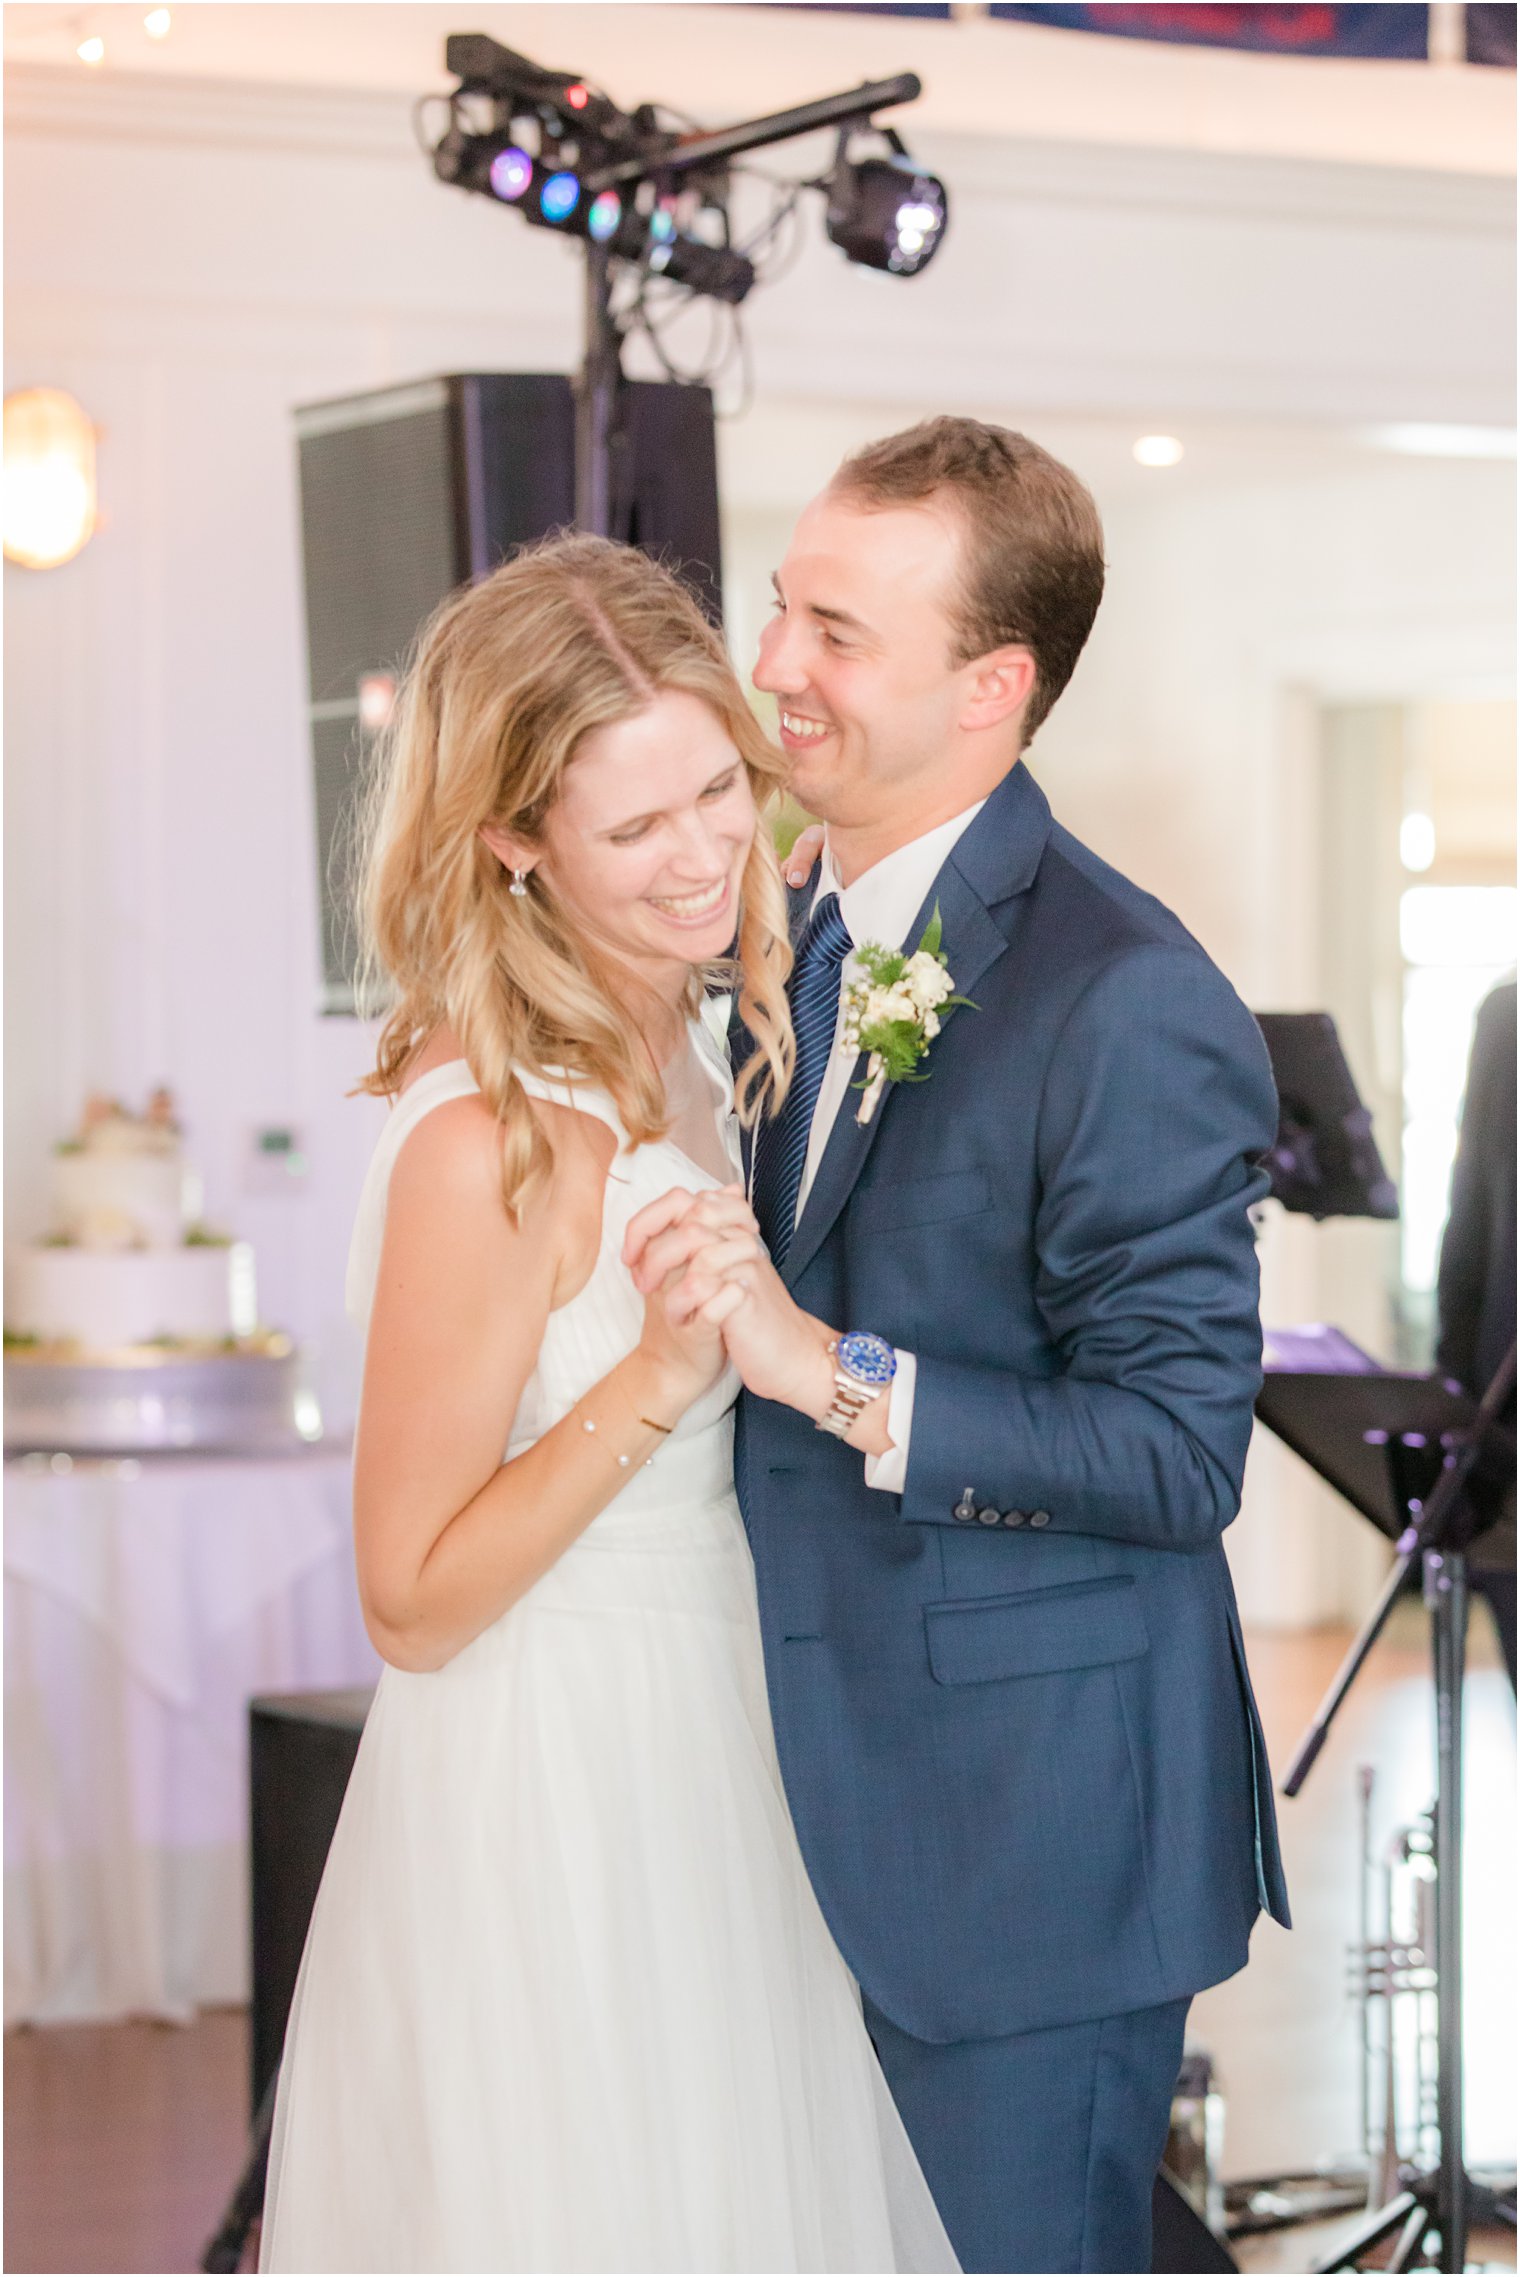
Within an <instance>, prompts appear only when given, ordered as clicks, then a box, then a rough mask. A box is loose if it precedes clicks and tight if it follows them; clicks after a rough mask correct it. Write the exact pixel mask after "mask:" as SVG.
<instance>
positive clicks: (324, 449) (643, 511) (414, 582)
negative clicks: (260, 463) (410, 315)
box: [296, 372, 722, 1013]
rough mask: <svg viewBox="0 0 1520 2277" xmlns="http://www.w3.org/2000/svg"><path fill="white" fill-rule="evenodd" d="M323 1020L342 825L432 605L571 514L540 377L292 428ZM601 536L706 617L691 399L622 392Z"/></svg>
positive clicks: (713, 577)
mask: <svg viewBox="0 0 1520 2277" xmlns="http://www.w3.org/2000/svg"><path fill="white" fill-rule="evenodd" d="M296 435H297V440H298V445H299V452H300V477H301V530H302V551H303V560H304V568H305V583H306V630H307V650H308V658H309V703H310V720H311V749H312V765H313V769H314V773H315V781H316V823H317V864H318V880H319V887H320V892H321V907H322V991H321V1004H322V1009H323V1010H324V1011H325V1012H337V1013H347V1012H352V1011H353V1009H354V985H353V984H354V973H355V965H356V952H357V942H356V940H355V937H354V927H353V916H352V908H353V889H354V882H355V880H354V873H353V864H352V856H353V851H354V849H353V845H352V842H351V831H350V824H351V819H352V815H353V809H354V799H355V794H356V792H357V790H358V787H359V783H360V781H361V779H362V774H363V769H364V764H365V759H366V756H367V752H368V750H369V747H370V742H371V739H372V737H373V735H374V734H375V733H376V732H377V730H378V729H379V728H380V727H382V726H383V725H384V723H385V719H386V717H387V715H388V707H389V699H390V696H391V695H392V694H393V693H394V688H395V682H396V678H397V675H398V673H399V671H400V669H401V666H402V664H403V662H404V660H405V658H406V654H407V651H408V649H409V647H410V646H411V643H412V640H413V638H414V636H415V634H416V633H417V631H418V629H419V627H420V626H421V625H422V623H423V622H424V620H425V619H426V618H427V617H428V616H429V615H430V614H431V613H432V611H433V609H434V608H436V606H437V604H438V603H439V602H440V601H441V600H442V599H443V598H444V596H445V595H446V594H448V593H450V592H452V591H453V589H454V588H455V586H457V585H462V584H464V583H465V582H466V580H469V579H474V578H479V577H484V576H486V575H487V574H488V573H489V572H490V571H491V570H492V569H494V568H495V567H496V565H497V563H498V562H501V561H503V560H505V559H506V558H507V556H508V555H509V554H511V553H513V552H515V551H516V549H517V548H518V547H519V546H521V545H525V544H527V543H528V541H529V540H530V539H533V538H538V537H543V536H546V535H547V534H548V532H549V531H551V530H556V529H563V528H568V527H569V526H570V525H571V523H572V522H573V520H574V514H575V409H574V399H573V395H572V390H571V383H570V381H569V380H568V379H567V378H566V377H565V376H564V375H563V374H562V373H554V372H494V373H482V372H475V373H455V374H453V375H452V376H450V377H446V378H443V379H429V380H420V381H418V382H416V383H415V384H413V385H410V386H406V387H392V388H382V389H379V390H378V391H376V392H374V393H372V394H367V395H354V396H346V397H344V398H343V399H342V400H341V401H338V402H332V403H314V404H308V405H306V406H305V407H304V408H302V409H300V410H298V411H297V413H296ZM612 496H613V514H614V535H616V536H618V537H620V538H622V539H624V540H626V541H628V542H631V543H632V544H635V545H638V546H642V547H643V548H644V550H645V551H646V552H647V553H651V554H653V555H655V556H656V557H657V558H660V559H663V560H665V561H668V562H669V563H670V565H671V566H672V567H673V568H678V569H680V570H681V572H682V574H683V575H685V576H686V578H687V580H688V582H689V583H690V584H691V585H692V587H693V589H694V590H695V592H696V594H697V596H698V598H699V600H700V601H701V602H702V605H703V607H704V608H705V609H706V610H707V612H708V614H709V615H710V616H711V617H712V618H713V620H714V621H715V622H717V621H719V620H720V618H721V614H722V578H721V567H720V538H719V524H718V474H717V454H716V449H715V445H714V440H713V409H712V397H711V395H710V393H709V392H708V390H707V389H706V388H702V387H680V386H673V385H667V384H664V383H655V382H651V381H632V382H630V383H628V384H627V385H626V386H625V387H624V389H623V391H622V395H621V398H620V418H619V425H618V433H617V435H616V436H615V438H614V452H613V479H612Z"/></svg>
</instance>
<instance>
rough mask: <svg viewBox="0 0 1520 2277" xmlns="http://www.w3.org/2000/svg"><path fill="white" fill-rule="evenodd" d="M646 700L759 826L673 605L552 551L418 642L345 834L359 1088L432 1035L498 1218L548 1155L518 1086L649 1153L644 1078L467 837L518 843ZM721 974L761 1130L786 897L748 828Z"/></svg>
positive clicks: (538, 1176) (706, 632)
mask: <svg viewBox="0 0 1520 2277" xmlns="http://www.w3.org/2000/svg"><path fill="white" fill-rule="evenodd" d="M664 689H680V690H684V691H685V692H686V693H687V694H690V695H693V696H697V697H700V699H701V700H702V702H703V703H705V704H706V705H708V707H709V708H710V709H711V710H712V712H713V713H714V714H715V715H716V717H717V718H718V719H719V720H720V721H721V723H722V725H723V728H724V730H725V732H726V733H727V735H728V737H729V739H730V741H731V742H732V743H733V745H734V747H735V749H736V750H737V751H738V753H739V756H740V759H741V760H742V762H743V765H744V769H745V773H746V774H747V776H748V778H749V784H750V789H751V791H752V793H753V795H754V799H755V804H756V806H757V808H759V809H761V810H762V814H763V810H764V808H765V806H766V804H767V802H768V800H769V799H770V798H771V796H772V794H773V793H775V792H776V791H777V790H778V789H779V788H780V786H781V782H782V767H783V763H782V758H781V754H780V753H779V752H778V751H776V750H775V749H774V748H773V747H772V745H771V744H770V743H769V742H768V741H767V739H766V737H765V734H764V732H763V730H762V729H761V727H760V724H759V722H758V721H757V720H756V718H755V716H754V714H753V713H752V712H751V711H750V708H749V706H748V705H747V704H746V702H745V701H744V697H743V694H742V693H741V691H740V687H739V683H738V680H737V679H736V678H735V675H734V671H733V668H732V666H731V665H730V663H729V661H728V657H727V655H726V654H725V652H724V648H723V644H722V641H721V640H720V638H719V636H718V634H717V633H716V632H715V631H714V630H713V628H712V626H711V625H709V624H708V622H707V620H706V618H705V617H704V616H703V615H702V612H701V610H700V609H699V608H698V607H697V604H696V602H695V601H694V600H693V598H692V597H691V595H690V594H689V593H688V591H687V590H686V588H685V587H684V586H683V585H681V584H679V583H678V582H677V580H676V579H675V578H674V577H673V576H672V575H671V574H670V573H669V572H668V571H667V570H665V569H662V568H660V567H659V566H658V564H657V563H655V562H653V561H651V560H650V559H649V558H648V557H647V556H646V555H644V554H642V553H638V552H636V551H635V550H634V549H633V548H632V547H629V546H620V545H614V544H612V543H611V542H610V541H609V540H607V539H605V538H594V537H586V536H562V537H556V538H549V539H545V540H544V541H542V542H541V543H539V544H537V545H534V546H532V547H529V548H527V549H525V550H524V551H523V552H522V553H519V554H517V555H516V556H515V557H514V558H513V559H512V560H511V561H509V562H507V563H505V564H504V565H503V566H502V567H501V568H500V569H498V570H497V571H495V573H494V574H493V575H492V576H490V577H488V578H486V579H484V580H483V581H482V582H481V583H480V584H478V585H474V586H470V587H467V588H465V589H464V590H462V591H460V592H458V593H455V594H452V595H451V596H450V597H449V599H448V600H446V601H445V602H444V603H443V604H442V606H441V607H440V608H439V609H437V610H436V611H435V613H434V615H433V616H432V618H431V619H430V620H429V622H428V623H427V625H426V626H425V627H424V628H423V630H422V632H421V634H420V635H419V637H418V641H417V645H416V649H415V651H414V656H413V660H412V662H411V665H410V668H409V670H408V672H407V674H406V678H405V681H404V683H403V685H402V688H401V691H400V694H399V696H398V698H397V702H396V707H395V711H394V713H393V716H392V719H391V724H390V726H389V728H388V729H387V730H386V733H385V736H384V739H383V742H382V745H381V748H380V750H379V752H378V754H377V759H378V764H377V766H376V769H375V773H374V777H373V780H372V783H371V785H370V790H369V795H368V798H367V800H366V804H365V810H364V814H363V819H362V821H361V836H360V891H359V918H360V928H361V940H362V944H363V951H364V963H363V971H364V975H365V986H364V990H363V994H364V996H365V997H366V998H368V1000H370V1001H374V998H375V992H376V989H377V986H378V988H379V989H380V990H384V989H385V983H386V982H387V981H388V982H389V991H388V994H389V1008H388V1012H387V1017H386V1019H385V1023H384V1026H383V1027H382V1029H381V1032H380V1041H379V1046H378V1050H377V1055H376V1065H375V1068H374V1072H373V1073H372V1074H370V1075H368V1076H366V1077H365V1078H364V1080H363V1082H362V1083H361V1084H360V1086H359V1088H360V1089H361V1090H364V1091H369V1092H373V1093H376V1094H379V1095H380V1096H383V1097H393V1096H394V1095H395V1093H396V1092H397V1091H398V1090H399V1089H400V1087H401V1083H402V1079H403V1077H404V1076H405V1074H406V1071H407V1069H408V1067H409V1066H410V1065H411V1063H412V1061H413V1060H414V1059H415V1058H416V1056H417V1054H418V1052H419V1051H420V1050H421V1049H422V1047H423V1045H424V1044H425V1043H426V1041H427V1039H428V1037H429V1036H430V1035H431V1034H432V1032H433V1031H434V1029H436V1028H437V1027H439V1026H440V1025H441V1024H442V1023H444V1022H447V1023H448V1024H449V1026H450V1027H452V1028H453V1030H454V1032H455V1034H456V1035H457V1036H458V1038H459V1042H460V1047H461V1049H462V1051H463V1053H464V1056H465V1058H466V1060H467V1061H468V1062H469V1067H470V1072H471V1074H472V1075H473V1076H474V1078H475V1080H476V1082H477V1083H478V1084H479V1086H480V1092H481V1096H482V1098H483V1099H484V1100H485V1101H486V1102H487V1104H488V1105H489V1106H490V1108H491V1109H492V1111H493V1113H494V1114H495V1116H496V1118H497V1120H498V1122H499V1123H500V1125H501V1130H502V1194H503V1199H504V1201H505V1203H506V1206H507V1208H508V1210H509V1211H510V1212H511V1213H512V1214H513V1215H514V1216H517V1215H519V1214H520V1212H521V1209H522V1207H523V1204H524V1203H525V1201H526V1200H527V1199H528V1198H529V1197H530V1196H531V1194H532V1192H533V1191H534V1189H535V1188H536V1187H537V1186H538V1184H539V1183H540V1181H541V1180H542V1179H543V1177H544V1176H545V1175H546V1173H547V1172H548V1170H549V1168H550V1166H551V1159H552V1158H551V1150H550V1147H549V1142H548V1140H547V1138H546V1137H545V1135H544V1131H543V1127H542V1124H541V1122H540V1121H539V1119H538V1118H537V1117H536V1116H535V1115H534V1114H533V1112H532V1111H531V1109H530V1107H529V1104H528V1098H527V1094H526V1093H525V1092H524V1090H523V1088H522V1086H521V1085H520V1084H519V1083H518V1082H517V1080H516V1074H515V1071H516V1070H517V1069H519V1068H520V1069H523V1070H525V1071H528V1072H531V1073H533V1074H536V1075H542V1074H545V1073H557V1072H560V1071H563V1072H564V1073H565V1074H567V1075H568V1076H570V1077H571V1078H576V1077H579V1078H581V1079H583V1080H585V1081H586V1082H588V1083H593V1084H597V1085H599V1086H601V1088H603V1089H604V1090H606V1091H607V1092H609V1093H610V1094H611V1097H612V1100H613V1102H614V1104H615V1106H616V1108H617V1111H618V1114H619V1116H620V1118H621V1120H622V1122H623V1125H624V1128H625V1129H626V1131H627V1132H628V1135H629V1138H630V1139H631V1140H632V1141H633V1143H634V1144H635V1145H640V1144H642V1143H644V1142H645V1141H646V1140H649V1139H653V1138H658V1137H661V1136H662V1135H663V1134H664V1132H665V1130H666V1129H667V1128H668V1121H669V1118H668V1110H667V1105H666V1100H665V1092H664V1085H663V1083H662V1081H661V1077H660V1072H659V1069H658V1068H657V1067H656V1065H655V1063H654V1060H653V1058H652V1056H651V1054H650V1052H649V1050H648V1048H647V1046H646V1045H645V1044H644V1042H643V1040H642V1037H641V1035H640V1034H639V1031H638V1029H637V1026H636V1024H635V1023H634V1022H632V1021H630V1019H629V1018H628V1013H627V1005H626V994H627V981H626V976H622V977H621V985H622V991H623V996H624V1002H623V1004H622V1005H621V1006H620V1004H619V1001H618V994H617V991H618V987H619V976H618V975H616V974H615V972H614V971H613V970H612V969H610V968H609V967H608V966H606V965H605V963H604V962H603V961H602V960H601V959H600V958H599V956H598V954H597V952H596V951H595V949H594V948H593V947H592V945H591V944H590V943H589V942H588V941H587V940H586V938H585V935H584V933H583V932H582V931H581V930H580V929H578V928H577V926H576V925H575V923H574V922H573V921H572V919H571V917H570V915H569V913H568V912H567V911H566V910H565V908H564V907H563V905H562V904H561V903H560V902H559V901H558V899H557V898H556V896H555V894H554V891H553V888H552V886H551V885H550V884H549V882H548V881H547V880H546V879H545V878H544V877H543V875H542V872H541V870H537V869H535V870H534V871H533V872H532V874H531V878H530V881H529V890H528V892H527V893H526V894H523V895H516V894H513V893H512V892H511V891H510V890H509V882H508V878H507V873H506V871H505V870H504V869H503V867H502V865H501V862H500V861H499V860H498V858H497V856H496V855H495V854H493V853H492V852H491V850H490V848H489V847H488V846H487V845H486V844H485V843H484V841H483V840H482V838H481V835H480V831H481V826H482V824H494V825H496V826H497V827H498V828H499V829H501V830H504V831H510V832H511V833H512V834H513V835H514V836H516V837H519V838H522V839H525V840H527V841H528V842H529V843H538V842H539V841H540V839H541V836H542V831H543V824H544V820H545V817H546V816H547V814H548V812H549V809H550V808H551V807H552V806H553V804H554V802H555V800H556V798H557V797H558V795H559V791H560V785H561V783H562V781H563V779H564V774H565V770H566V768H567V767H568V766H569V765H570V764H571V761H572V760H573V759H574V757H575V754H576V751H577V750H578V748H579V746H580V743H581V740H582V738H583V737H584V736H586V735H588V734H589V733H590V732H591V730H592V729H593V728H600V727H607V726H609V725H610V724H611V723H612V722H614V721H616V720H624V719H630V718H632V717H634V716H635V715H636V714H637V713H639V712H641V711H643V710H644V709H645V708H646V707H647V706H648V705H649V704H650V703H652V702H653V701H654V699H655V697H656V696H657V695H658V694H659V693H660V692H661V691H662V690H664ZM740 894H741V900H740V919H739V934H738V940H737V943H736V953H735V955H734V957H733V959H732V961H731V962H730V961H725V962H724V963H723V964H722V965H720V966H716V967H711V968H708V969H707V970H706V971H698V970H696V969H694V970H693V973H692V976H691V981H690V984H689V996H688V1005H687V1009H688V1010H689V1011H691V1012H695V1011H696V1009H697V1007H698V1005H699V1003H700V1000H701V996H702V993H703V988H704V985H705V984H706V983H707V982H710V981H719V982H721V983H722V984H723V985H727V986H736V987H737V989H738V993H739V1009H740V1013H741V1016H742V1018H743V1020H744V1024H745V1026H746V1027H747V1028H748V1030H749V1033H750V1035H751V1037H752V1038H753V1039H754V1043H755V1046H756V1049H755V1051H754V1053H753V1055H752V1056H751V1058H750V1059H749V1061H748V1063H747V1065H746V1067H745V1070H744V1073H743V1075H742V1077H741V1078H740V1083H739V1109H740V1113H741V1115H742V1116H743V1117H744V1119H745V1121H746V1122H752V1121H753V1120H754V1119H755V1118H756V1117H757V1116H758V1115H759V1113H760V1112H761V1110H762V1108H768V1109H769V1110H770V1111H772V1112H774V1109H775V1106H776V1105H778V1104H779V1102H780V1100H781V1099H782V1097H784V1095H785V1092H786V1087H787V1084H788V1082H789V1080H790V1077H791V1071H792V1064H793V1056H794V1050H793V1042H792V1028H791V1020H790V1017H789V1014H788V1010H787V1000H786V979H787V974H788V972H789V971H790V969H791V962H792V957H791V949H790V946H789V944H788V939H787V923H786V897H785V892H784V889H783V887H782V883H781V874H780V868H779V865H778V863H777V860H776V855H775V851H774V848H773V847H772V845H771V840H770V833H769V830H768V829H767V828H766V826H765V823H764V821H763V820H762V822H761V825H760V827H759V828H758V829H757V830H756V832H755V841H754V845H753V847H752V848H751V850H750V854H749V858H748V861H747V863H746V865H745V869H744V874H743V878H742V880H741V887H740Z"/></svg>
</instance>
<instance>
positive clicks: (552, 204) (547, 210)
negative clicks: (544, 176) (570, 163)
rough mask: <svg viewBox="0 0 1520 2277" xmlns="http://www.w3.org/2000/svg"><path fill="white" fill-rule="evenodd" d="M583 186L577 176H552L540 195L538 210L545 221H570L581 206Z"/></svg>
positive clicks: (553, 222) (561, 174) (555, 222)
mask: <svg viewBox="0 0 1520 2277" xmlns="http://www.w3.org/2000/svg"><path fill="white" fill-rule="evenodd" d="M580 199H581V186H580V183H579V181H578V180H577V179H576V177H575V175H573V174H567V173H559V174H551V175H550V176H549V179H548V180H547V181H546V182H545V184H544V186H543V188H542V189H541V190H540V191H539V193H538V210H539V212H540V213H541V214H542V215H543V217H544V219H545V221H547V222H550V223H552V224H558V223H559V222H562V221H568V220H569V219H570V216H571V215H572V214H573V213H574V211H575V209H576V207H577V206H578V205H579V204H580Z"/></svg>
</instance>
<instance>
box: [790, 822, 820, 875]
mask: <svg viewBox="0 0 1520 2277" xmlns="http://www.w3.org/2000/svg"><path fill="white" fill-rule="evenodd" d="M822 852H823V824H822V823H821V822H810V823H809V824H808V826H807V828H806V830H803V831H799V833H798V835H797V837H796V838H795V839H794V841H793V843H792V850H791V852H790V853H789V854H788V855H787V858H786V860H785V862H784V863H783V864H782V874H783V876H784V877H785V879H786V882H787V884H788V885H789V886H805V885H806V884H807V882H808V879H809V878H810V877H811V876H812V874H813V871H814V868H815V867H816V865H817V861H818V857H819V855H820V854H821V853H822Z"/></svg>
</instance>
